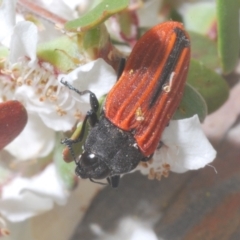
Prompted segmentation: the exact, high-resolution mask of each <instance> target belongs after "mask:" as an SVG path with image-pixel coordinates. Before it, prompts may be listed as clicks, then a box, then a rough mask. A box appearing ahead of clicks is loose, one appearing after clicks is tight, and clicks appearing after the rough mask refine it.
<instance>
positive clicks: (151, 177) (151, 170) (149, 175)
mask: <svg viewBox="0 0 240 240" xmlns="http://www.w3.org/2000/svg"><path fill="white" fill-rule="evenodd" d="M154 178H155V172H154V169H153V168H150V170H149V174H148V179H149V180H153V179H154Z"/></svg>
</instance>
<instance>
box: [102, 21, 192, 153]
mask: <svg viewBox="0 0 240 240" xmlns="http://www.w3.org/2000/svg"><path fill="white" fill-rule="evenodd" d="M189 61H190V41H189V36H188V34H187V33H186V32H185V30H184V29H183V26H182V24H181V23H178V22H166V23H163V24H159V25H157V26H155V27H153V28H152V29H150V30H149V31H148V32H147V33H146V34H144V36H143V37H142V38H141V39H140V41H138V42H137V44H136V45H135V47H134V48H133V50H132V52H131V54H130V56H129V58H128V60H127V63H126V66H125V68H124V71H123V73H122V75H121V77H120V79H119V80H118V82H117V83H116V84H115V86H114V87H113V88H112V90H111V91H110V92H109V93H108V96H107V98H106V103H105V107H104V113H105V116H106V118H107V119H109V120H110V121H111V122H112V123H113V124H114V125H116V126H117V127H118V128H120V129H123V130H125V131H132V130H133V135H134V138H135V139H136V142H137V144H138V147H139V149H140V150H141V152H142V153H143V155H144V156H150V155H151V154H153V152H154V151H155V150H156V148H157V146H158V144H159V140H160V138H161V135H162V132H163V130H164V128H165V127H166V126H167V124H168V123H169V120H170V119H171V117H172V116H173V114H174V112H175V111H176V109H177V107H178V105H179V103H180V100H181V98H182V94H183V90H184V85H185V81H186V75H187V72H188V67H189ZM166 79H167V80H166ZM164 81H165V82H164Z"/></svg>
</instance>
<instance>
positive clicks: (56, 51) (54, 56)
mask: <svg viewBox="0 0 240 240" xmlns="http://www.w3.org/2000/svg"><path fill="white" fill-rule="evenodd" d="M78 49H79V48H78V45H77V38H76V37H72V38H70V37H67V36H64V37H60V38H58V39H55V40H53V41H50V42H45V43H41V44H39V46H38V49H37V56H38V58H39V59H40V60H43V61H46V62H49V63H51V64H52V65H53V66H55V67H56V68H57V69H59V70H60V71H61V72H69V71H71V70H72V69H75V68H76V64H77V63H76V61H75V60H78V59H79V55H80V53H79V50H78Z"/></svg>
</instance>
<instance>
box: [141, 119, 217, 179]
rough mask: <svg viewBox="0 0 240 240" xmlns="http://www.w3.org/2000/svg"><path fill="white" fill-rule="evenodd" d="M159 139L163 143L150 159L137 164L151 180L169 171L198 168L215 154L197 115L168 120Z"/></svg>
mask: <svg viewBox="0 0 240 240" xmlns="http://www.w3.org/2000/svg"><path fill="white" fill-rule="evenodd" d="M161 142H162V143H163V145H162V146H161V148H160V149H158V150H156V151H155V153H154V156H153V161H152V162H151V161H150V162H147V163H141V164H139V166H138V167H137V169H138V170H140V171H141V173H142V174H148V176H149V178H151V179H154V178H157V179H159V180H160V179H161V176H165V177H167V176H168V173H169V171H173V172H177V173H183V172H186V171H188V170H196V169H199V168H202V167H204V166H206V165H207V164H209V163H210V162H212V161H213V160H214V159H215V157H216V151H215V150H214V148H213V147H212V145H211V144H210V142H209V141H208V139H207V138H206V136H205V134H204V132H203V130H202V127H201V124H200V121H199V119H198V116H197V115H195V116H193V117H191V118H188V119H182V120H175V121H170V124H169V126H168V127H166V128H165V130H164V132H163V135H162V139H161Z"/></svg>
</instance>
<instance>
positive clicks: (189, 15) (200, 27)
mask: <svg viewBox="0 0 240 240" xmlns="http://www.w3.org/2000/svg"><path fill="white" fill-rule="evenodd" d="M224 1H226V0H224ZM183 19H184V25H185V28H186V29H187V30H190V31H193V32H196V33H199V34H204V35H206V34H207V33H208V32H209V30H210V29H211V27H212V25H213V24H214V23H215V21H216V8H215V3H214V2H213V1H209V2H206V1H205V2H197V3H194V4H188V6H187V7H186V8H185V9H184V14H183Z"/></svg>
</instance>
